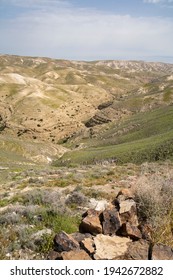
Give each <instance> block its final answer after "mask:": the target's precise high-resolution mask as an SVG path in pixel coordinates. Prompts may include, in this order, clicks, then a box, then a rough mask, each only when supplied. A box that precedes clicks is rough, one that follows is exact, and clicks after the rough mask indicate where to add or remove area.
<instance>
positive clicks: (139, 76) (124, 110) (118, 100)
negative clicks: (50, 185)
mask: <svg viewBox="0 0 173 280" xmlns="http://www.w3.org/2000/svg"><path fill="white" fill-rule="evenodd" d="M172 87H173V65H171V64H165V63H146V62H142V61H95V62H79V61H66V60H55V59H49V58H34V57H19V56H9V55H1V56H0V131H1V133H0V144H1V147H3V150H2V151H0V155H1V157H2V159H3V160H4V161H11V160H12V159H11V158H13V159H14V157H19V160H22V159H25V160H26V159H27V160H31V161H41V162H50V161H51V160H52V158H56V157H60V156H62V154H64V152H65V151H67V150H69V149H73V148H74V147H76V146H81V147H83V146H85V147H87V146H90V145H93V143H92V141H93V139H95V138H96V139H98V141H99V142H98V143H99V145H100V143H101V144H102V139H105V138H107V131H110V127H111V128H112V126H113V127H114V128H115V127H116V126H117V124H118V125H120V123H122V122H123V121H124V120H127V119H129V118H130V117H131V116H134V115H136V114H137V113H140V112H148V111H151V110H153V109H157V108H161V107H164V106H168V105H170V104H172ZM111 125H112V126H111ZM103 133H106V136H105V135H104V136H103V135H102V134H103ZM114 133H115V132H114ZM110 134H111V135H112V132H111V131H110V133H109V135H110ZM111 137H112V136H111ZM86 139H88V140H89V142H88V143H86V142H87V141H86ZM90 140H91V141H90ZM100 141H101V142H100ZM43 142H44V144H43ZM83 142H85V144H83ZM108 142H109V141H108ZM63 143H66V144H67V145H66V147H62V146H61V144H63ZM68 143H74V145H73V146H71V145H68ZM98 143H94V145H95V144H96V145H97V144H98ZM43 147H44V148H43Z"/></svg>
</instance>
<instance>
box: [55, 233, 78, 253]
mask: <svg viewBox="0 0 173 280" xmlns="http://www.w3.org/2000/svg"><path fill="white" fill-rule="evenodd" d="M79 248H80V246H79V243H78V242H77V241H76V240H75V239H74V238H73V237H71V236H70V235H68V234H67V233H65V232H64V231H61V232H60V233H58V234H56V235H55V237H54V249H55V251H57V252H62V251H70V250H74V249H79Z"/></svg>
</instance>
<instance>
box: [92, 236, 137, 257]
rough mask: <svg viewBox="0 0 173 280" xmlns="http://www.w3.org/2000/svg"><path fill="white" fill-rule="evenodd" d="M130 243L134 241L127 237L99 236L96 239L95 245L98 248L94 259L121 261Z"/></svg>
mask: <svg viewBox="0 0 173 280" xmlns="http://www.w3.org/2000/svg"><path fill="white" fill-rule="evenodd" d="M130 242H132V241H131V240H130V239H129V238H126V237H119V236H108V235H103V234H98V235H97V236H96V237H94V244H95V247H96V252H95V254H94V259H95V260H113V259H117V260H118V259H121V258H122V257H123V256H124V255H125V253H126V251H127V249H128V244H129V243H130Z"/></svg>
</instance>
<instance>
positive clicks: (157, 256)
mask: <svg viewBox="0 0 173 280" xmlns="http://www.w3.org/2000/svg"><path fill="white" fill-rule="evenodd" d="M152 260H173V248H171V247H169V246H166V245H164V244H160V243H159V244H155V245H154V246H153V248H152Z"/></svg>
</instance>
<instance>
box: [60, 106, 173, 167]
mask: <svg viewBox="0 0 173 280" xmlns="http://www.w3.org/2000/svg"><path fill="white" fill-rule="evenodd" d="M172 120H173V106H167V107H164V108H161V109H157V110H154V111H152V112H145V113H139V114H137V115H135V116H132V117H131V118H130V119H129V120H127V121H125V122H124V123H122V124H121V125H120V126H115V127H112V128H110V129H109V130H108V131H107V134H104V135H102V136H104V137H103V138H104V140H103V139H102V140H100V141H99V140H98V141H97V140H95V141H93V143H92V141H91V143H90V145H91V146H90V147H89V148H86V149H83V150H78V151H73V152H68V153H66V154H65V155H64V156H63V157H62V158H61V161H58V162H56V164H68V163H83V164H85V163H93V162H95V161H104V160H109V159H115V160H116V161H117V162H118V163H125V162H134V163H141V162H143V161H155V160H164V159H165V158H170V159H171V158H172V157H173V122H172ZM118 131H121V135H118ZM123 131H124V132H123ZM113 135H114V136H113Z"/></svg>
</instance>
